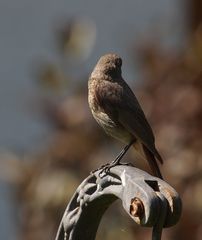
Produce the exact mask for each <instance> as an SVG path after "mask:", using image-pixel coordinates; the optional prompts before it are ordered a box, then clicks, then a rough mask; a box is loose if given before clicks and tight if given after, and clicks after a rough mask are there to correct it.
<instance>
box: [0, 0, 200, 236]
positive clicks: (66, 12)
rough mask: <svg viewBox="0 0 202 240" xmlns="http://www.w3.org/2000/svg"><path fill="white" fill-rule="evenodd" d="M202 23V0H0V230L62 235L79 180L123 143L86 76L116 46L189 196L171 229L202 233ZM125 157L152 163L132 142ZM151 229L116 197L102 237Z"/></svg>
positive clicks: (174, 181)
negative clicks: (91, 96)
mask: <svg viewBox="0 0 202 240" xmlns="http://www.w3.org/2000/svg"><path fill="white" fill-rule="evenodd" d="M201 23H202V1H201V0H192V1H191V0H178V1H174V0H165V1H160V0H153V1H146V0H142V1H139V0H126V1H121V0H116V1H115V0H113V1H112V0H110V1H107V0H102V1H99V2H98V1H93V0H86V1H85V3H84V2H83V1H82V0H68V1H62V0H57V1H54V0H40V1H39V0H35V1H27V0H18V1H12V0H1V1H0V34H1V35H0V36H1V37H0V52H1V54H0V71H1V80H0V81H1V82H0V83H1V85H0V113H1V115H0V116H1V117H0V239H13V240H18V239H20V240H24V239H26V240H35V239H39V240H40V239H43V240H45V239H54V237H55V234H56V231H57V227H58V225H59V222H60V219H61V217H62V214H63V212H64V210H65V206H66V204H67V202H68V200H69V199H70V197H71V196H72V194H73V193H74V191H75V189H76V188H77V186H78V185H79V184H80V182H81V181H82V180H83V179H84V178H85V177H86V176H87V175H88V174H89V172H90V171H91V170H92V169H96V168H97V167H98V166H100V165H101V164H103V163H106V162H109V161H111V160H112V159H113V158H114V157H115V156H116V155H117V154H118V152H119V151H120V150H121V148H122V147H123V145H122V144H121V143H118V142H117V141H116V140H114V139H111V138H110V137H108V136H106V135H105V133H104V132H103V131H102V129H100V127H99V126H98V125H97V123H96V122H95V121H94V120H93V118H92V116H91V113H90V110H89V108H88V104H87V80H88V76H89V74H90V73H91V71H92V69H93V67H94V65H95V64H96V62H97V60H98V59H99V57H100V56H101V55H103V54H105V53H108V52H114V53H117V54H119V55H120V56H121V57H122V58H123V69H122V70H123V77H124V78H125V80H127V82H128V83H129V85H130V86H131V87H132V88H133V89H134V91H135V93H136V95H137V97H138V99H139V101H140V103H141V105H142V107H143V109H144V111H145V114H146V115H147V117H148V119H149V122H150V123H151V125H152V128H153V130H154V132H155V136H156V145H157V148H158V149H159V152H160V153H161V154H162V156H163V158H164V160H165V163H164V165H163V167H162V172H163V175H164V177H165V179H166V181H167V182H168V183H170V184H171V185H172V186H173V187H174V188H175V189H176V190H177V191H178V192H179V193H180V195H181V198H182V200H183V214H182V217H181V220H180V222H179V223H178V224H177V225H176V226H175V227H172V228H170V229H165V230H164V232H163V237H162V239H164V240H167V239H176V240H180V239H183V240H186V239H192V240H194V239H196V240H199V239H201V236H202V200H201V199H202V161H201V158H202V147H201V146H202V138H201V132H202V124H201V123H202V108H201V102H202V25H201ZM125 160H127V161H131V162H133V163H135V164H136V166H137V167H140V168H142V169H144V170H146V171H150V170H149V168H148V166H147V164H146V161H145V162H142V161H138V159H134V152H133V150H132V149H131V150H130V151H129V153H128V154H127V157H125ZM117 209H118V210H117ZM117 211H118V213H117ZM117 216H119V217H117ZM150 236H151V229H146V228H140V227H138V226H136V225H135V224H134V222H132V221H131V220H130V219H129V218H128V216H126V214H125V213H124V212H123V210H122V209H121V206H120V203H119V202H117V203H115V204H114V205H113V206H112V207H110V209H109V210H107V212H106V214H105V216H104V218H103V220H102V223H101V225H100V227H99V230H98V235H97V239H98V240H99V239H118V240H119V239H120V240H121V239H126V240H132V239H137V240H138V239H150Z"/></svg>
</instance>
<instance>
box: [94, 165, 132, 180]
mask: <svg viewBox="0 0 202 240" xmlns="http://www.w3.org/2000/svg"><path fill="white" fill-rule="evenodd" d="M118 165H120V166H131V167H134V165H133V164H132V163H122V162H115V161H112V162H111V163H107V164H104V165H102V166H101V167H99V168H98V169H96V170H94V171H92V172H91V173H94V172H97V171H100V172H99V177H101V178H102V177H104V176H105V175H106V174H107V173H109V172H110V169H111V168H113V167H115V166H118Z"/></svg>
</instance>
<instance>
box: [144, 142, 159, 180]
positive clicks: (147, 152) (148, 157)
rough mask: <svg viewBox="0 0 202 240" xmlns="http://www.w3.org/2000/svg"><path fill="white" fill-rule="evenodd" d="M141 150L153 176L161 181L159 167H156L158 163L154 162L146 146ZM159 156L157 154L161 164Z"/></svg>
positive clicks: (153, 157)
mask: <svg viewBox="0 0 202 240" xmlns="http://www.w3.org/2000/svg"><path fill="white" fill-rule="evenodd" d="M143 149H144V153H145V156H146V158H147V161H148V163H149V166H150V168H151V170H152V172H153V174H154V175H155V176H156V177H158V178H161V179H163V177H162V174H161V172H160V169H159V166H158V163H157V161H156V158H155V155H154V154H153V153H152V152H150V151H149V149H148V148H147V147H146V146H143ZM159 156H160V155H159V154H158V156H157V158H158V159H159V161H160V162H162V158H161V157H159Z"/></svg>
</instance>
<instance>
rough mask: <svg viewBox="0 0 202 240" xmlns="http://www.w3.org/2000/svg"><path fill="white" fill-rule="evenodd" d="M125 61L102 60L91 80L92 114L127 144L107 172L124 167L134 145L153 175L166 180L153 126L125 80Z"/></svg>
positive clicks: (110, 57) (112, 56)
mask: <svg viewBox="0 0 202 240" xmlns="http://www.w3.org/2000/svg"><path fill="white" fill-rule="evenodd" d="M121 67H122V59H121V57H119V56H118V55H117V54H115V53H109V54H105V55H103V56H102V57H100V59H99V60H98V62H97V64H96V65H95V67H94V69H93V71H92V73H91V75H90V77H89V80H88V103H89V107H90V109H91V112H92V115H93V117H94V118H95V120H96V121H97V123H98V124H99V125H100V126H101V127H102V128H103V129H104V131H105V132H106V134H107V135H110V136H112V137H114V138H115V139H117V140H119V141H121V142H123V143H124V144H126V145H125V147H124V148H123V150H122V151H121V152H120V154H119V155H118V156H117V157H116V159H115V160H114V161H112V162H111V163H109V164H106V165H107V166H106V165H104V166H105V167H104V169H105V170H107V171H108V170H109V169H110V168H112V167H113V166H116V165H120V164H123V163H121V159H122V158H123V156H124V155H125V153H126V152H127V151H128V149H129V148H130V147H131V146H133V147H134V148H135V151H136V152H138V153H139V155H141V156H142V158H143V159H145V160H147V161H148V163H149V166H150V168H151V170H152V172H153V174H154V175H155V176H156V177H158V178H161V179H163V177H162V174H161V172H160V169H159V166H158V163H157V161H159V163H161V164H163V159H162V157H161V155H160V154H159V152H158V151H157V149H156V147H155V138H154V134H153V131H152V129H151V126H150V125H149V123H148V121H147V119H146V117H145V114H144V112H143V110H142V108H141V106H140V104H139V102H138V100H137V98H136V96H135V94H134V93H133V91H132V90H131V88H130V87H129V85H128V84H127V83H126V82H125V80H124V79H123V77H122V70H121Z"/></svg>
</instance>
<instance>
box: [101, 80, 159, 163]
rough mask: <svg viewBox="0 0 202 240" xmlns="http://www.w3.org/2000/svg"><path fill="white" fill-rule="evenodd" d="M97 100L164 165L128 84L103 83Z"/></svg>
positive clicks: (114, 119)
mask: <svg viewBox="0 0 202 240" xmlns="http://www.w3.org/2000/svg"><path fill="white" fill-rule="evenodd" d="M97 99H98V101H99V105H100V106H101V107H102V108H103V110H104V111H105V112H106V113H107V114H108V115H110V117H111V118H112V119H113V121H114V122H118V123H119V124H121V125H122V126H123V127H124V128H126V129H127V130H128V131H129V132H130V133H131V134H132V135H134V136H135V137H136V138H137V139H139V141H140V142H141V143H143V145H144V146H145V147H147V148H148V150H149V151H150V152H151V153H153V154H154V155H155V156H156V158H157V159H158V160H159V161H160V162H161V163H162V162H163V161H162V158H161V156H160V155H159V153H158V151H157V150H156V148H155V143H154V135H153V132H152V129H151V127H150V125H149V123H148V121H147V119H146V117H145V115H144V112H143V111H142V108H141V106H140V105H139V103H138V100H137V98H136V97H135V95H134V93H133V92H132V90H131V89H130V88H129V86H128V85H127V83H126V82H124V81H121V84H120V82H119V83H117V82H108V83H107V84H104V83H103V82H102V83H101V84H100V85H99V89H98V90H97Z"/></svg>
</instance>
